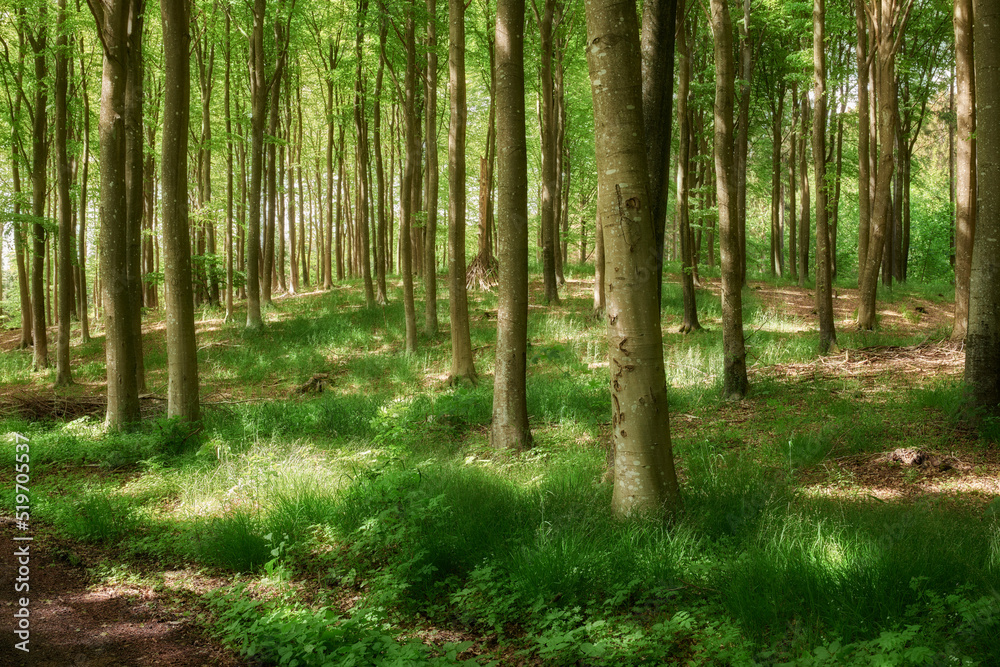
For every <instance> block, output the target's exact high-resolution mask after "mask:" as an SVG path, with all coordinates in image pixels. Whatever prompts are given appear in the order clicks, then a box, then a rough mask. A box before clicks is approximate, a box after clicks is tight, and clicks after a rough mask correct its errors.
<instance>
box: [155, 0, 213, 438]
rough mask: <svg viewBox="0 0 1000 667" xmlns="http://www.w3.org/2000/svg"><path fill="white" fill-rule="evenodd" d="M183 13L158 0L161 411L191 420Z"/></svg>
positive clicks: (178, 4) (195, 413)
mask: <svg viewBox="0 0 1000 667" xmlns="http://www.w3.org/2000/svg"><path fill="white" fill-rule="evenodd" d="M189 16H190V4H189V0H161V2H160V17H161V19H162V22H163V46H164V69H165V82H164V97H163V161H162V165H163V251H164V267H163V273H164V281H165V283H166V286H167V293H166V310H167V416H169V417H179V418H181V419H184V420H186V421H191V422H196V421H198V420H199V418H200V414H199V403H198V349H197V341H196V339H195V328H194V294H193V288H192V285H191V234H190V228H189V222H188V192H187V191H188V185H187V159H188V158H187V156H188V125H189V113H190V111H189V109H190V100H191V81H190V77H191V70H190V49H189V45H190V40H191V37H190V33H189V32H188V31H189V26H190V21H189ZM227 56H228V53H227ZM227 65H228V61H227ZM227 73H228V71H227ZM227 92H228V86H227ZM227 102H228V99H227ZM227 106H228V105H227Z"/></svg>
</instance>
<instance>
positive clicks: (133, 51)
mask: <svg viewBox="0 0 1000 667" xmlns="http://www.w3.org/2000/svg"><path fill="white" fill-rule="evenodd" d="M145 11H146V2H145V0H130V9H129V18H128V21H129V28H128V65H127V67H128V82H127V83H126V84H125V162H126V167H125V188H126V195H125V198H126V203H125V208H126V216H127V220H128V222H127V227H126V229H125V250H124V252H125V271H126V276H127V280H128V294H129V302H130V303H131V310H130V318H129V322H128V327H129V332H130V334H129V335H131V336H132V347H133V350H134V354H135V383H136V388H137V390H138V392H139V393H140V394H142V393H145V392H146V371H145V361H144V356H143V353H142V212H143V200H144V198H145V196H144V193H143V189H144V187H145V182H144V181H145V179H144V178H143V173H142V170H143V162H144V159H143V146H144V139H143V134H142V133H143V129H144V128H143V109H142V104H143V99H144V90H143V89H144V81H143V78H144V77H143V74H144V72H143V57H142V33H143V24H144V23H145ZM102 165H103V163H102Z"/></svg>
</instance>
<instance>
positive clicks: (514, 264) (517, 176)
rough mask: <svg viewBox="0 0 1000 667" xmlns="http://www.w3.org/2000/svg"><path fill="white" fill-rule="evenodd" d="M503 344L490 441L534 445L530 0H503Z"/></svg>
mask: <svg viewBox="0 0 1000 667" xmlns="http://www.w3.org/2000/svg"><path fill="white" fill-rule="evenodd" d="M496 45H497V46H496V99H497V117H496V121H497V237H498V238H497V240H498V243H499V253H498V259H499V267H498V271H497V277H498V287H497V347H496V362H495V367H494V371H493V423H492V426H491V427H490V443H491V444H492V445H493V447H496V448H498V449H514V450H522V449H524V448H526V447H529V446H530V445H531V430H530V429H529V426H528V401H527V392H526V390H525V381H526V371H527V341H528V147H527V140H526V138H525V108H524V0H497V22H496Z"/></svg>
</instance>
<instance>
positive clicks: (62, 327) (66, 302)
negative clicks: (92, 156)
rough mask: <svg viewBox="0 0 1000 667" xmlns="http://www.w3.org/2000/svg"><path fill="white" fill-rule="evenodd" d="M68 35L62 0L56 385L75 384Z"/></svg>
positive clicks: (58, 87)
mask: <svg viewBox="0 0 1000 667" xmlns="http://www.w3.org/2000/svg"><path fill="white" fill-rule="evenodd" d="M68 54H69V39H68V37H67V35H66V0H59V18H58V20H57V23H56V81H55V96H56V99H55V111H56V136H55V139H56V141H55V143H56V174H57V176H58V185H57V190H58V199H59V202H58V205H59V336H58V340H57V343H56V385H57V386H66V385H68V384H72V382H73V375H72V372H71V371H70V366H69V333H70V314H69V313H70V304H71V302H72V301H73V297H72V290H73V270H72V268H71V266H72V264H71V257H70V248H71V244H70V240H71V239H70V236H71V234H72V232H71V230H70V224H71V214H72V211H71V209H72V203H71V201H70V198H69V158H68V157H67V155H66V135H67V131H66V89H67V87H68V70H69V67H68V65H69V62H68V61H69V55H68Z"/></svg>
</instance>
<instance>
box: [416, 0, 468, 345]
mask: <svg viewBox="0 0 1000 667" xmlns="http://www.w3.org/2000/svg"><path fill="white" fill-rule="evenodd" d="M448 9H449V16H450V13H451V12H452V11H454V6H453V5H452V4H451V3H449V6H448ZM463 11H464V9H463ZM450 25H451V24H450V21H449V36H450V31H451V27H450ZM462 35H463V40H464V35H465V33H464V26H463V33H462ZM451 48H453V47H449V69H450V68H451V66H452V65H451ZM462 48H463V51H462V57H463V62H462V73H463V74H462V76H463V81H462V85H463V86H464V85H465V81H464V76H465V74H464V73H465V61H464V57H465V51H464V48H465V47H464V41H463V47H462ZM437 61H438V56H437V2H436V0H427V72H426V75H425V77H424V99H425V100H426V105H427V108H426V112H425V113H424V128H425V129H424V134H425V137H426V146H427V171H426V172H425V181H426V182H425V184H424V189H425V190H426V194H425V198H426V200H427V220H426V222H425V231H426V234H425V236H424V248H423V252H424V264H425V265H427V267H428V269H427V272H426V273H425V274H424V296H425V299H424V332H425V333H426V334H427V336H428V337H429V338H433V337H435V336H437V333H438V312H437V269H436V266H437V208H438V149H437V88H438V72H437V70H438V62H437ZM449 85H450V81H449ZM452 92H453V93H454V91H452ZM452 106H453V108H454V102H453V104H452ZM452 120H454V119H452ZM462 123H463V124H464V123H465V117H464V116H463V117H462ZM463 133H464V127H463ZM463 136H464V134H463ZM450 139H451V136H450V135H449V141H450ZM452 150H453V147H452V146H451V144H450V143H449V147H448V188H449V189H448V192H449V204H448V212H449V215H450V214H451V211H452V210H453V206H454V202H453V201H452V198H453V196H454V195H453V192H454V191H453V190H452V189H451V183H452V179H453V177H454V174H453V172H452V170H451V169H452V156H451V153H452ZM463 150H464V145H463ZM464 159H465V157H464V155H463V157H462V160H463V162H462V165H461V167H462V169H463V172H464V169H465V162H464ZM463 179H464V173H463ZM462 187H463V188H464V184H463V186H462ZM462 197H463V200H462V201H463V210H464V201H465V200H464V197H465V191H464V189H463V190H462ZM463 224H464V222H463ZM449 229H450V227H449ZM448 238H449V239H450V238H451V236H450V232H449V237H448ZM463 276H464V274H463ZM450 277H451V276H450V275H449V280H450ZM463 280H464V278H463ZM450 284H451V283H450V282H449V285H450ZM463 284H464V283H463ZM452 296H454V295H452ZM449 307H452V308H453V307H454V306H453V304H450V305H449ZM452 312H454V311H452ZM452 332H453V333H452V335H453V336H454V320H452Z"/></svg>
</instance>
